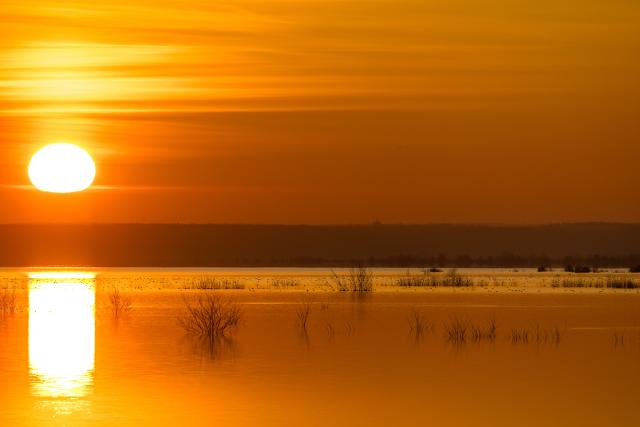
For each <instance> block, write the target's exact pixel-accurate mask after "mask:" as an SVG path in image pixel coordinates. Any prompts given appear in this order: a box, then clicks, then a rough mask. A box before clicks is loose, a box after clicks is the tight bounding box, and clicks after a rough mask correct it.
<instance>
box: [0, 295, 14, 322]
mask: <svg viewBox="0 0 640 427" xmlns="http://www.w3.org/2000/svg"><path fill="white" fill-rule="evenodd" d="M16 308H17V303H16V291H15V290H14V289H12V290H9V289H3V290H2V291H0V316H4V315H7V314H13V313H15V312H16Z"/></svg>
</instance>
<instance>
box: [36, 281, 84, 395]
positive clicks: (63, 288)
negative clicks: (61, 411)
mask: <svg viewBox="0 0 640 427" xmlns="http://www.w3.org/2000/svg"><path fill="white" fill-rule="evenodd" d="M94 365H95V275H93V274H90V273H76V272H73V273H61V272H55V273H43V272H39V273H33V274H29V372H30V374H31V384H32V392H33V394H34V395H35V396H40V397H48V398H54V399H65V398H80V397H83V396H86V395H87V394H88V393H89V392H90V391H91V389H92V387H93V373H94Z"/></svg>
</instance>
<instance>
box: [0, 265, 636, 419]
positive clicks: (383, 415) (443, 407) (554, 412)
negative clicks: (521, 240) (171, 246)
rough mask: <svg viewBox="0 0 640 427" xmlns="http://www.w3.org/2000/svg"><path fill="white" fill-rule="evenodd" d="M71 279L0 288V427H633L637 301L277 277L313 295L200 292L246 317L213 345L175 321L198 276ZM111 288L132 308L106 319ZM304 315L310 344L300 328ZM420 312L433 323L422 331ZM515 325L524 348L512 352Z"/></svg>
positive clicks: (128, 274)
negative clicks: (359, 292)
mask: <svg viewBox="0 0 640 427" xmlns="http://www.w3.org/2000/svg"><path fill="white" fill-rule="evenodd" d="M78 273H79V272H78V271H74V274H71V275H69V274H63V275H58V277H55V278H51V277H50V276H51V275H48V274H41V275H39V276H35V277H34V276H33V275H32V277H31V278H30V279H28V278H27V274H26V273H25V272H20V271H13V272H6V273H4V274H0V277H1V279H0V280H1V282H0V288H4V287H7V286H8V287H13V288H17V289H18V290H17V291H16V298H17V306H18V309H17V312H16V313H14V314H5V315H4V316H2V318H1V319H2V320H0V378H1V383H0V425H7V426H8V425H11V426H40V425H70V426H74V425H78V426H84V425H92V426H95V425H98V426H101V425H104V426H107V425H108V426H111V425H131V426H134V425H135V426H137V425H158V426H163V425H167V426H169V425H178V424H183V425H196V426H197V425H212V424H218V425H237V426H243V425H247V426H249V425H252V426H253V425H261V426H270V425H273V426H276V425H277V426H281V425H291V426H297V425H318V426H320V425H322V426H324V425H328V424H330V425H337V426H354V425H378V426H388V425H402V426H424V425H429V424H432V425H452V426H453V425H456V426H459V425H491V426H494V425H504V426H507V425H509V426H511V425H532V426H533V425H536V426H539V425H557V426H566V425H581V426H584V425H594V426H596V425H600V426H601V425H638V423H640V409H638V403H639V399H640V394H639V392H640V365H639V363H638V362H639V361H640V329H639V326H640V310H638V308H639V304H640V295H639V294H638V293H637V292H636V291H624V290H621V291H611V292H589V291H587V290H585V291H580V292H573V291H572V292H569V291H561V290H552V289H546V288H540V289H535V288H532V289H529V290H528V291H526V292H522V289H521V288H522V287H521V286H515V285H514V286H511V287H507V288H506V289H502V291H501V292H495V291H494V289H493V288H492V287H491V286H489V287H486V288H479V287H474V288H470V289H467V290H438V291H437V292H436V291H429V290H418V291H416V290H401V289H394V288H389V289H384V290H380V291H377V292H373V293H372V294H370V295H365V296H363V297H358V296H354V295H351V294H348V293H338V292H329V291H327V290H326V289H325V288H324V287H323V286H324V285H323V283H324V281H323V280H324V279H321V278H320V277H319V276H317V274H321V273H318V272H303V271H295V272H291V271H287V272H285V273H287V274H289V275H292V274H293V275H297V277H298V279H297V280H298V281H299V282H300V283H303V284H304V283H307V282H308V283H311V284H313V286H309V287H305V286H302V288H305V289H306V288H309V289H310V291H307V290H300V289H297V288H293V289H288V288H286V289H257V288H256V287H249V288H247V289H244V290H225V291H208V293H212V292H213V293H216V294H222V295H224V296H225V297H228V298H231V299H232V300H234V301H235V302H236V303H238V304H239V305H240V306H241V309H242V312H243V318H242V321H241V324H240V325H239V327H238V329H237V331H236V332H235V333H233V334H232V335H231V336H230V337H229V338H228V339H225V340H218V341H216V342H215V343H213V344H210V343H208V342H206V341H202V340H198V339H195V338H192V337H189V336H187V335H185V333H184V331H183V329H182V328H181V327H180V325H179V323H178V320H177V319H178V317H179V316H180V315H181V314H182V313H183V312H184V305H185V302H184V300H185V298H191V297H194V296H195V295H196V294H198V293H202V291H196V290H190V289H181V288H182V287H185V286H184V284H185V283H187V282H189V277H190V276H189V275H190V274H192V272H179V271H172V272H162V271H154V272H141V271H135V270H129V271H101V272H99V273H98V274H97V276H95V277H94V276H93V275H90V274H89V275H87V274H78ZM225 274H227V273H225ZM238 274H242V275H243V277H245V278H246V277H248V276H251V275H253V276H254V279H257V278H260V279H261V280H262V281H266V280H268V278H269V275H270V274H276V273H273V272H271V273H270V272H268V271H264V270H261V271H258V272H256V271H249V272H247V271H242V272H240V273H238ZM277 274H282V271H279V272H277ZM390 274H391V273H390ZM505 274H507V273H505ZM525 280H527V279H526V277H525V276H521V277H519V276H517V275H516V276H515V277H514V278H513V280H512V282H510V283H514V282H515V283H517V282H518V281H525ZM116 286H117V287H118V289H120V290H121V292H122V295H123V296H124V297H126V298H130V299H131V302H132V309H131V311H130V312H128V313H123V314H122V315H120V316H118V317H117V318H116V317H115V316H114V315H113V313H112V310H111V300H110V298H111V295H112V291H113V289H114V287H116ZM525 288H526V287H525ZM303 304H310V307H311V309H310V310H311V311H310V316H309V326H308V328H307V331H306V333H305V332H304V331H303V330H301V328H300V327H299V326H298V325H297V324H296V312H297V311H298V310H299V309H300V308H301V307H302V306H303ZM414 312H418V313H420V314H421V315H422V316H423V318H424V319H425V322H426V324H427V325H428V326H430V328H427V329H426V330H425V332H423V333H422V334H421V335H416V334H415V333H414V332H413V331H412V330H411V327H410V324H409V320H410V318H411V316H412V314H413V313H414ZM453 319H461V320H463V321H464V322H467V323H468V324H469V325H476V326H479V327H484V325H486V324H488V322H489V321H491V320H492V319H495V320H496V322H497V324H498V330H497V334H496V337H495V339H494V340H492V339H481V340H480V341H478V342H476V341H475V340H473V339H471V334H470V332H469V335H467V339H466V340H465V341H464V342H451V341H449V340H448V335H447V327H448V325H450V324H451V322H452V321H453ZM554 328H557V330H559V331H560V333H561V337H560V338H559V339H552V338H551V334H550V331H551V330H553V329H554ZM514 329H518V330H520V329H525V330H527V331H528V332H529V333H530V336H529V338H528V341H527V342H514V341H513V339H512V331H513V330H514ZM536 330H537V331H538V333H537V334H536V332H535V331H536Z"/></svg>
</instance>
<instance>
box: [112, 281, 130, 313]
mask: <svg viewBox="0 0 640 427" xmlns="http://www.w3.org/2000/svg"><path fill="white" fill-rule="evenodd" d="M109 302H110V303H111V314H112V315H113V317H114V318H119V317H121V316H123V315H126V314H128V313H129V312H131V307H132V303H131V297H128V296H125V295H122V293H121V292H120V290H119V289H118V288H116V289H114V290H113V291H112V292H111V294H109Z"/></svg>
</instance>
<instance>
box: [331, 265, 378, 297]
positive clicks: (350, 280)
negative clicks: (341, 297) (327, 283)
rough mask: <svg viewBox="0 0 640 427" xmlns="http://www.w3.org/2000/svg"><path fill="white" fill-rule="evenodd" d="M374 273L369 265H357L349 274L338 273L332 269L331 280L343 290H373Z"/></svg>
mask: <svg viewBox="0 0 640 427" xmlns="http://www.w3.org/2000/svg"><path fill="white" fill-rule="evenodd" d="M373 279H374V274H373V272H372V271H371V270H369V269H368V268H367V267H356V268H352V269H351V270H349V273H348V274H338V273H336V272H335V271H333V270H331V281H332V282H333V284H334V285H335V287H336V288H337V289H338V290H339V291H342V292H371V291H373Z"/></svg>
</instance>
